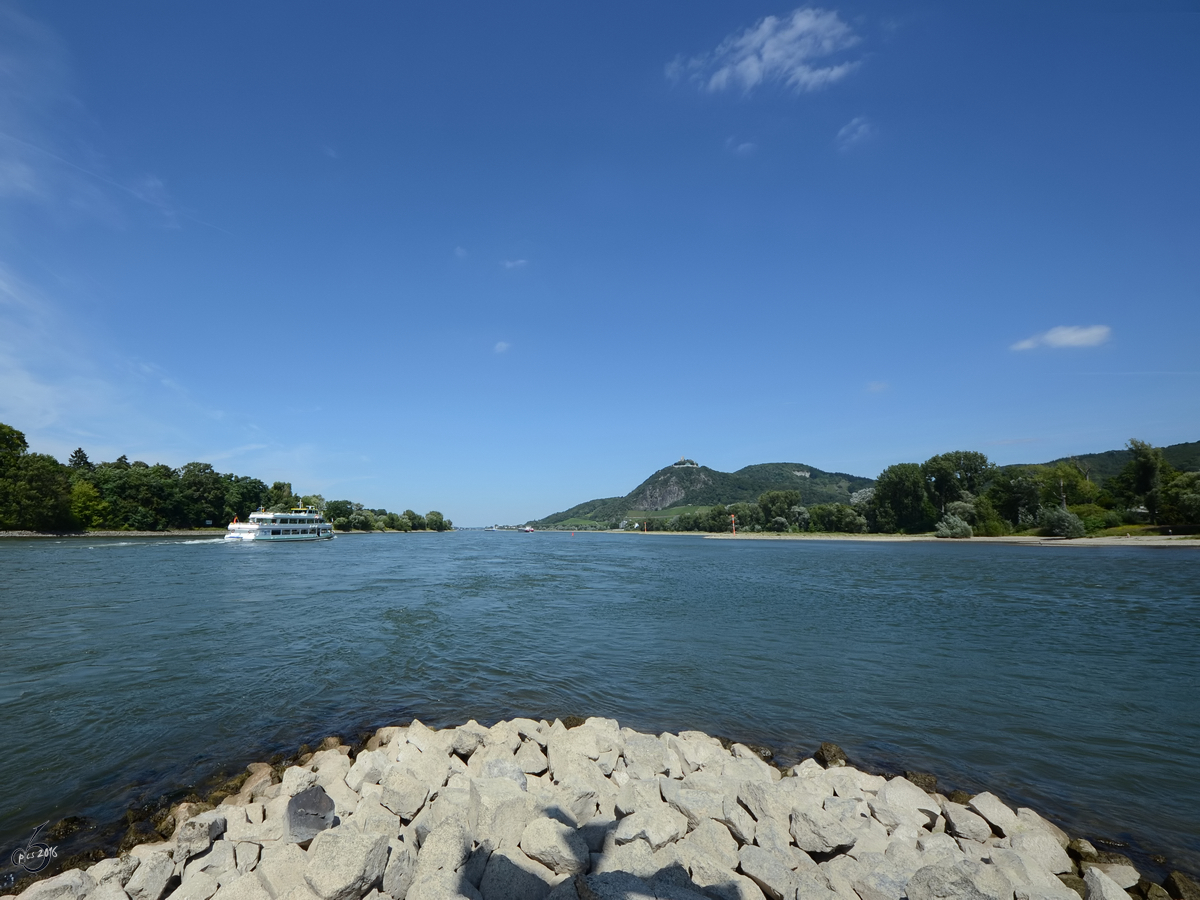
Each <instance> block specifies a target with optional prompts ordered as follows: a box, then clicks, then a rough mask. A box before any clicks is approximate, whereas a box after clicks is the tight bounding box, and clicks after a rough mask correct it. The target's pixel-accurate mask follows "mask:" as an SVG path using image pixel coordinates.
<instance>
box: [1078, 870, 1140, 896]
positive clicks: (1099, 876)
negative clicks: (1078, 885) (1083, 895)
mask: <svg viewBox="0 0 1200 900" xmlns="http://www.w3.org/2000/svg"><path fill="white" fill-rule="evenodd" d="M1083 883H1084V884H1085V885H1087V900H1129V895H1128V894H1127V893H1125V891H1124V889H1123V888H1122V887H1121V886H1120V885H1119V884H1117V883H1116V882H1115V881H1113V880H1112V879H1111V878H1109V877H1108V876H1107V875H1105V874H1104V872H1102V871H1100V869H1098V868H1096V867H1095V866H1089V867H1088V869H1087V871H1086V872H1084V873H1083Z"/></svg>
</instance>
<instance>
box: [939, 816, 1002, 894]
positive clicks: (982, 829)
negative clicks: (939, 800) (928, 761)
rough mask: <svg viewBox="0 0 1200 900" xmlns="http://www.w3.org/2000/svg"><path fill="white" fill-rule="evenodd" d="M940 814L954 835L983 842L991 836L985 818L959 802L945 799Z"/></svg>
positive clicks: (990, 829) (948, 829)
mask: <svg viewBox="0 0 1200 900" xmlns="http://www.w3.org/2000/svg"><path fill="white" fill-rule="evenodd" d="M942 815H944V816H945V817H946V830H947V831H949V832H950V833H951V834H952V835H954V836H955V837H960V838H966V839H967V840H968V841H977V842H978V843H983V842H984V841H986V840H987V839H988V838H990V837H991V836H992V826H991V825H989V824H988V822H987V820H986V819H984V818H983V816H980V815H978V814H976V813H973V812H971V810H969V809H967V807H965V806H963V805H962V804H961V803H954V802H953V801H951V800H947V801H945V802H944V803H943V804H942ZM931 877H932V876H931Z"/></svg>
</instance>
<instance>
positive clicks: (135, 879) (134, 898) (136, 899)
mask: <svg viewBox="0 0 1200 900" xmlns="http://www.w3.org/2000/svg"><path fill="white" fill-rule="evenodd" d="M174 874H175V863H174V862H173V861H172V859H171V857H170V856H169V855H168V854H166V853H151V854H149V855H148V856H144V857H142V861H141V862H140V863H139V864H138V867H137V869H136V870H135V871H134V873H133V875H131V876H130V878H129V881H128V882H127V883H126V884H125V893H126V894H128V895H129V898H130V900H160V898H161V897H162V896H163V894H164V893H166V889H167V882H168V881H170V880H171V876H172V875H174ZM45 900H49V898H45Z"/></svg>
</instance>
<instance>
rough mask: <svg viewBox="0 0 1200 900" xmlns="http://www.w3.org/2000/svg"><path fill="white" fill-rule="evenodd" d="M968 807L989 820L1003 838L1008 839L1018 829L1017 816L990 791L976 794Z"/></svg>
mask: <svg viewBox="0 0 1200 900" xmlns="http://www.w3.org/2000/svg"><path fill="white" fill-rule="evenodd" d="M967 806H969V807H970V808H971V809H973V810H974V811H975V812H977V813H979V815H981V816H983V817H984V818H985V819H987V820H988V821H989V822H990V823H991V824H992V827H993V828H994V829H995V830H996V833H997V834H999V835H1000V836H1001V837H1007V836H1008V835H1010V834H1012V833H1013V832H1014V831H1016V830H1017V828H1018V821H1017V814H1016V813H1015V812H1013V811H1012V810H1011V809H1009V808H1008V807H1007V806H1005V805H1004V803H1002V802H1001V800H1000V798H999V797H997V796H996V795H995V794H992V793H990V792H988V791H984V792H983V793H982V794H976V795H975V796H974V797H972V798H971V801H970V802H969V803H968V804H967Z"/></svg>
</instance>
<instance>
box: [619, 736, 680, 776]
mask: <svg viewBox="0 0 1200 900" xmlns="http://www.w3.org/2000/svg"><path fill="white" fill-rule="evenodd" d="M624 737H625V753H624V757H625V767H626V769H627V770H628V772H629V775H630V777H632V778H637V779H641V780H643V781H651V780H653V779H654V776H655V775H665V774H667V773H668V772H670V771H671V766H672V763H673V762H674V760H673V759H672V754H671V753H670V751H669V750H668V748H667V746H666V745H665V744H664V743H663V742H662V741H660V740H659V739H658V738H656V737H654V736H653V735H649V734H638V733H637V732H627V733H625V735H624Z"/></svg>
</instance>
